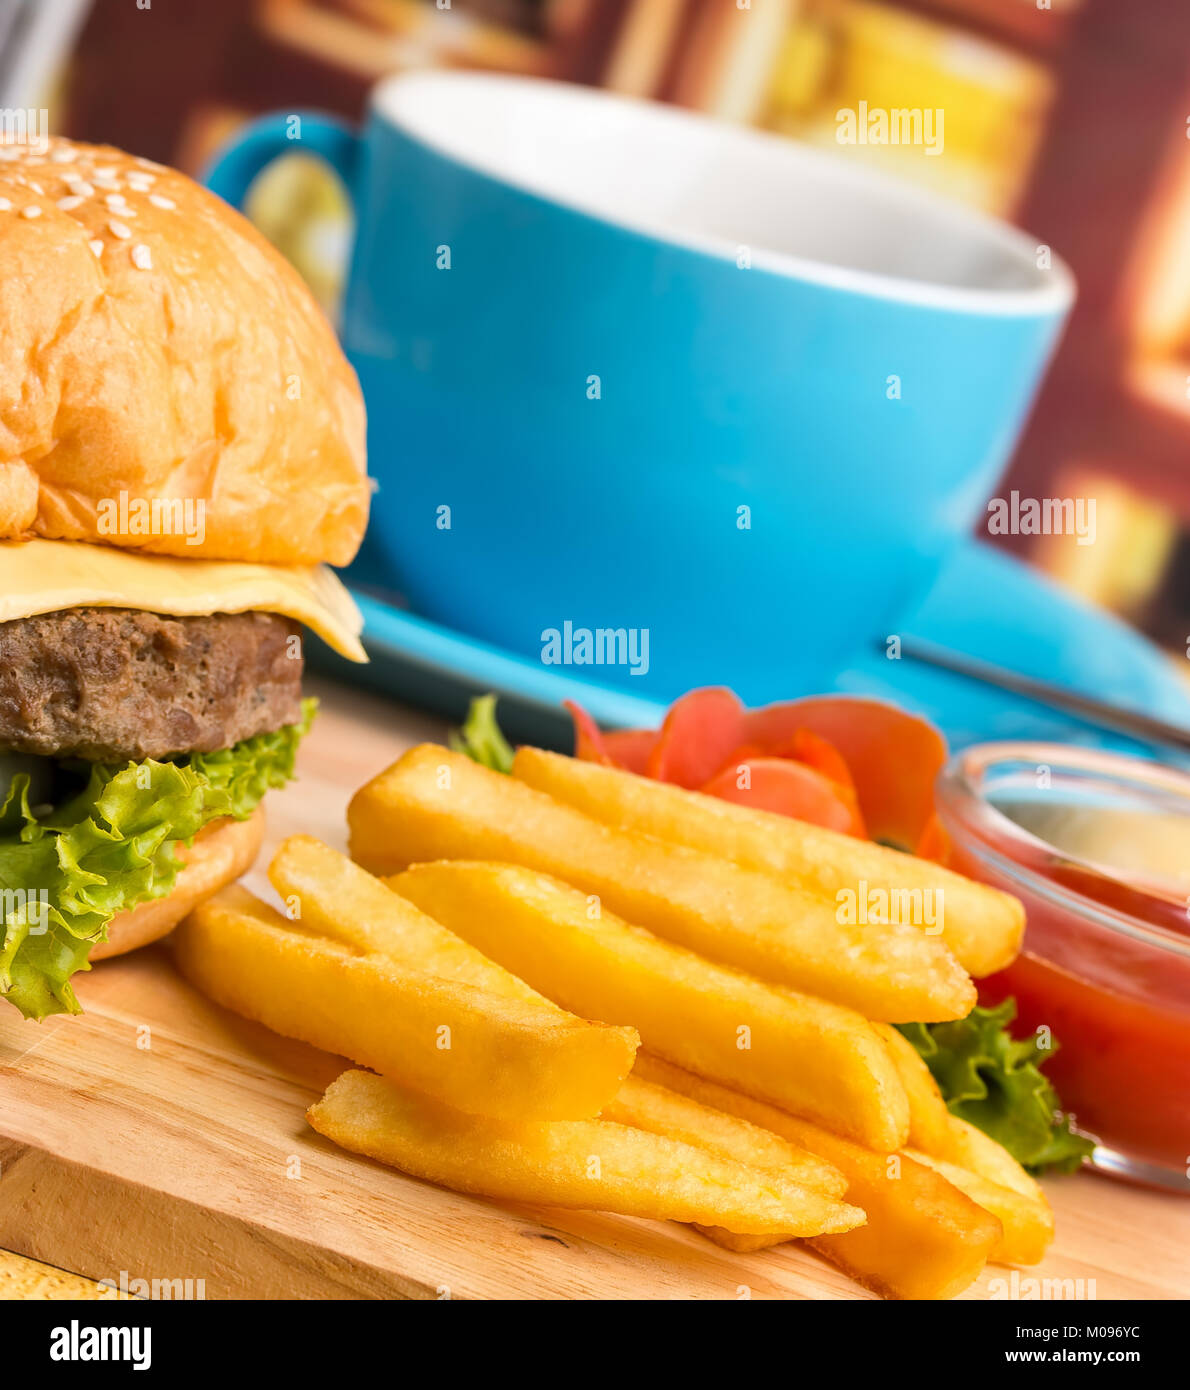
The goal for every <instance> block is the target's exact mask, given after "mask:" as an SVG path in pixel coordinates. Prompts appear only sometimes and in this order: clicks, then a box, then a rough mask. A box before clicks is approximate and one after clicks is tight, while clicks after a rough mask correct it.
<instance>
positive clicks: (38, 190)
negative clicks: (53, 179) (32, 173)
mask: <svg viewBox="0 0 1190 1390" xmlns="http://www.w3.org/2000/svg"><path fill="white" fill-rule="evenodd" d="M29 187H30V188H31V189H32V190H33V191H34V193H36V194H37V195H38V197H40V198H44V197H45V189H44V188H42V186H41V184H39V183H35V182H34V180H33V179H30V180H29Z"/></svg>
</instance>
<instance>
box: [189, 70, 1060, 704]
mask: <svg viewBox="0 0 1190 1390" xmlns="http://www.w3.org/2000/svg"><path fill="white" fill-rule="evenodd" d="M295 137H296V138H295ZM294 152H306V153H310V152H312V153H315V154H318V155H321V156H322V157H324V158H325V159H326V160H328V161H329V162H330V163H331V164H332V165H333V166H334V167H335V168H336V169H337V170H338V172H339V174H340V175H341V177H342V179H343V181H344V183H345V184H346V186H347V188H348V190H349V191H350V193H351V196H352V199H353V201H354V204H355V210H356V219H357V230H356V234H355V240H354V246H353V248H352V252H351V258H350V266H349V271H348V278H347V284H346V290H345V297H344V302H343V311H342V323H341V333H342V338H343V343H344V346H345V349H346V351H347V353H348V356H349V357H350V359H351V361H352V363H353V364H354V366H355V368H356V370H357V372H358V373H359V376H360V380H361V382H362V385H363V389H364V393H365V397H366V399H367V405H368V414H369V457H370V470H371V472H372V473H373V475H374V476H375V478H376V479H377V481H378V485H379V486H378V491H377V494H376V498H375V503H374V508H373V515H372V522H371V526H370V529H369V536H368V540H367V542H366V545H365V549H364V552H363V553H362V554H361V557H360V559H359V560H358V561H357V563H356V565H355V567H354V568H353V571H352V579H353V581H354V582H355V583H357V584H358V585H360V586H361V587H363V588H367V589H372V590H380V591H384V592H391V591H395V592H399V593H401V594H403V595H404V596H405V597H406V598H407V600H408V602H409V603H410V604H411V605H412V607H413V609H414V610H415V611H416V612H418V613H420V614H422V615H424V616H425V617H428V618H430V619H433V620H435V621H437V622H439V623H442V624H445V625H447V626H449V627H451V628H453V629H455V630H456V631H458V632H460V633H463V634H467V635H469V636H471V637H473V638H477V639H481V640H483V641H486V642H488V643H491V644H494V645H496V646H498V647H501V648H503V649H505V650H507V651H510V652H513V653H517V654H520V655H523V656H529V657H532V658H535V659H540V660H542V661H544V662H546V663H547V664H555V663H559V664H563V665H572V666H575V667H577V668H582V667H585V666H591V667H593V668H596V669H592V670H590V671H584V670H581V669H579V670H576V671H575V674H577V675H585V676H587V677H589V678H591V679H596V680H598V681H600V682H601V683H603V684H612V685H616V686H621V687H624V688H626V689H629V690H631V691H633V692H634V693H637V694H642V695H643V694H646V693H647V694H649V695H656V696H658V697H659V698H668V697H669V696H671V695H673V694H676V693H678V692H679V691H681V690H684V689H686V688H688V687H690V686H693V685H699V684H705V683H710V682H728V683H730V684H731V685H733V686H734V688H735V689H736V690H737V691H738V692H739V693H740V694H741V695H742V696H743V697H744V698H745V699H746V700H749V701H750V702H760V701H763V700H768V699H774V698H778V697H782V696H787V695H789V694H791V693H794V692H796V691H799V690H805V689H813V688H820V687H825V686H826V685H828V684H829V683H830V680H831V678H832V676H833V675H834V674H835V673H837V672H838V671H839V670H840V669H841V668H842V667H844V666H845V665H846V664H847V662H848V660H849V658H851V657H852V656H854V654H855V653H856V652H857V651H858V650H861V649H863V648H866V647H868V646H870V644H871V642H873V641H874V640H877V639H880V638H882V637H883V636H884V635H885V634H887V633H889V632H890V631H895V624H896V621H897V616H898V614H900V613H902V612H904V611H905V610H906V609H907V608H908V607H909V606H910V605H911V604H913V603H914V602H916V601H917V600H918V599H919V598H920V597H921V596H922V595H923V594H924V593H925V592H926V591H927V590H928V589H929V587H930V585H931V583H932V582H933V580H934V579H935V578H936V577H937V575H938V573H939V570H940V568H941V566H942V565H943V564H944V562H945V561H946V560H947V559H948V558H949V557H950V556H951V555H952V553H953V551H954V549H955V547H956V546H958V545H959V544H961V543H962V542H963V540H964V538H965V537H966V536H967V534H968V533H969V531H970V529H971V527H972V525H973V523H974V522H975V521H976V520H977V518H979V517H980V516H981V514H982V512H983V508H984V503H985V501H986V499H987V497H988V496H989V494H990V493H991V491H992V489H993V487H994V485H995V483H996V480H997V478H998V476H999V474H1000V472H1001V470H1002V469H1003V467H1004V465H1005V463H1006V461H1007V459H1008V456H1009V453H1010V451H1011V449H1012V446H1013V444H1014V442H1015V440H1016V438H1017V435H1018V433H1019V431H1020V428H1021V424H1022V421H1023V419H1024V416H1025V413H1026V411H1027V410H1028V407H1029V405H1030V402H1031V400H1032V397H1033V395H1034V392H1035V390H1036V387H1037V384H1038V382H1039V380H1040V377H1041V375H1042V373H1043V371H1044V368H1045V365H1046V362H1047V360H1048V357H1049V355H1050V353H1051V351H1052V348H1053V345H1054V342H1055V338H1056V336H1057V334H1058V332H1059V330H1060V328H1061V325H1062V322H1063V319H1064V317H1065V315H1066V312H1067V310H1068V308H1069V306H1070V303H1071V300H1072V297H1073V285H1072V281H1071V278H1070V276H1069V273H1068V272H1067V271H1066V269H1065V267H1064V266H1063V265H1062V264H1061V263H1060V262H1059V261H1057V260H1056V259H1055V258H1050V257H1048V255H1047V254H1045V253H1044V252H1043V250H1042V249H1041V248H1039V247H1038V246H1037V244H1036V243H1035V242H1034V241H1033V240H1032V239H1030V238H1028V237H1027V236H1025V235H1024V234H1022V233H1020V232H1018V231H1015V230H1013V229H1011V228H1009V227H1007V226H1004V225H1002V224H1000V223H997V222H995V221H992V220H990V219H988V218H985V217H982V216H980V215H977V214H975V213H973V212H970V211H967V210H965V209H963V208H961V207H958V206H954V205H951V204H949V203H947V202H946V201H944V200H942V199H940V198H937V197H936V196H933V195H931V194H927V193H925V192H923V191H920V190H917V189H915V188H913V187H910V186H907V185H903V184H901V183H899V182H896V181H892V180H889V179H886V178H884V177H881V176H878V175H877V174H875V173H873V172H871V171H870V170H869V169H867V168H862V167H859V166H857V165H854V164H852V163H849V162H847V161H845V160H843V159H837V158H833V157H831V156H830V155H828V154H825V153H822V152H820V151H818V150H813V149H809V148H805V147H801V146H799V145H797V144H795V143H793V142H791V141H788V140H785V139H781V138H778V137H775V136H769V135H766V134H762V133H759V132H756V131H752V130H746V129H742V128H737V127H732V126H727V125H722V124H718V123H715V122H712V121H708V120H706V119H704V118H701V117H699V116H696V115H693V114H691V113H689V112H686V111H682V110H679V109H677V108H672V107H665V106H660V105H654V104H649V103H642V102H636V101H629V100H625V99H622V98H618V97H614V96H610V95H608V94H606V93H601V92H597V91H592V90H590V89H586V88H580V87H574V86H567V85H563V84H558V83H551V82H543V81H536V80H528V79H522V78H514V77H503V76H492V75H482V74H474V73H449V72H425V73H418V74H412V75H404V76H400V77H396V78H393V79H390V80H388V81H386V82H384V83H382V84H381V85H380V86H379V87H378V88H377V89H376V91H375V92H374V94H373V97H372V101H371V104H370V110H369V114H368V118H367V121H366V124H365V126H364V128H363V130H362V131H361V132H358V133H357V132H355V131H352V130H350V129H348V128H347V127H345V126H344V125H342V124H341V123H339V122H337V121H334V120H332V119H330V118H327V117H325V116H320V115H317V114H314V113H301V115H300V119H297V120H295V117H294V114H293V113H287V114H277V115H273V116H267V117H265V118H263V119H262V120H260V121H257V122H256V123H254V124H253V125H251V126H250V127H248V128H247V129H246V130H245V131H244V132H243V133H242V134H240V135H239V136H238V137H237V138H236V139H235V140H234V141H233V142H232V144H231V145H230V146H229V147H228V148H227V149H226V150H224V151H223V152H222V154H221V155H220V156H219V158H218V160H217V161H216V163H215V165H214V167H213V168H212V169H211V170H210V172H209V174H208V176H207V182H208V183H209V185H210V187H211V188H213V189H214V190H215V191H216V192H217V193H219V194H221V195H222V196H223V197H224V198H226V199H227V200H228V201H229V202H231V203H233V204H237V205H238V204H240V203H242V201H243V198H244V196H245V194H246V192H247V190H248V187H249V185H250V184H251V182H252V180H253V179H254V178H255V177H256V175H257V174H258V173H259V172H260V171H261V170H262V169H263V168H264V167H265V166H266V165H267V164H268V163H269V162H270V161H271V160H273V159H275V158H277V157H278V156H280V155H282V154H286V153H294Z"/></svg>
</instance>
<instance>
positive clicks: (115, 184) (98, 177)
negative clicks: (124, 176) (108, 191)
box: [91, 173, 120, 190]
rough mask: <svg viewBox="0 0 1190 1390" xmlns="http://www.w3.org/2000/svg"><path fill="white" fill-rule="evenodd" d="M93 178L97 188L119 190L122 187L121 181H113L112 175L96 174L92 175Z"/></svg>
mask: <svg viewBox="0 0 1190 1390" xmlns="http://www.w3.org/2000/svg"><path fill="white" fill-rule="evenodd" d="M91 177H92V179H94V181H95V187H96V188H114V189H117V190H118V189H119V187H120V184H119V181H118V180H117V179H113V178H112V177H111V175H110V174H100V173H95V174H92V175H91Z"/></svg>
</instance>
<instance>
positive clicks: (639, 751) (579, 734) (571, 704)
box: [562, 700, 660, 776]
mask: <svg viewBox="0 0 1190 1390" xmlns="http://www.w3.org/2000/svg"><path fill="white" fill-rule="evenodd" d="M562 703H563V704H564V705H565V706H566V708H567V709H568V710H569V711H570V717H571V718H572V719H573V720H574V756H575V757H576V758H581V759H583V761H584V762H589V763H603V764H604V766H606V767H620V768H623V769H624V771H625V772H636V773H639V774H640V775H641V776H643V775H644V773H645V769H646V767H647V766H648V762H649V754H650V753H651V752H652V751H653V747H654V745H655V744H656V742H657V740H658V738H659V737H660V734H659V732H658V731H657V730H656V729H616V730H614V731H613V732H611V733H606V734H605V733H604V732H603V731H602V730H601V729H600V728H599V726H598V724H596V723H595V721H594V719H592V718H591V716H590V715H589V714H588V713H587V711H586V710H585V709H583V707H582V705H580V704H579V703H578V701H577V700H563V701H562Z"/></svg>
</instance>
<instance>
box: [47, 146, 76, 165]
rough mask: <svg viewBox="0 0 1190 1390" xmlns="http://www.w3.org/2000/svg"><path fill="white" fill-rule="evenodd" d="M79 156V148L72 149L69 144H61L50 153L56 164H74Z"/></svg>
mask: <svg viewBox="0 0 1190 1390" xmlns="http://www.w3.org/2000/svg"><path fill="white" fill-rule="evenodd" d="M78 157H79V155H78V150H72V149H71V148H70V146H69V145H59V147H58V148H57V149H56V150H55V151H54V152H53V154H52V155H50V158H51V159H52V160H53V161H54V163H55V164H73V163H74V161H75V160H76V159H77V158H78Z"/></svg>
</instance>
